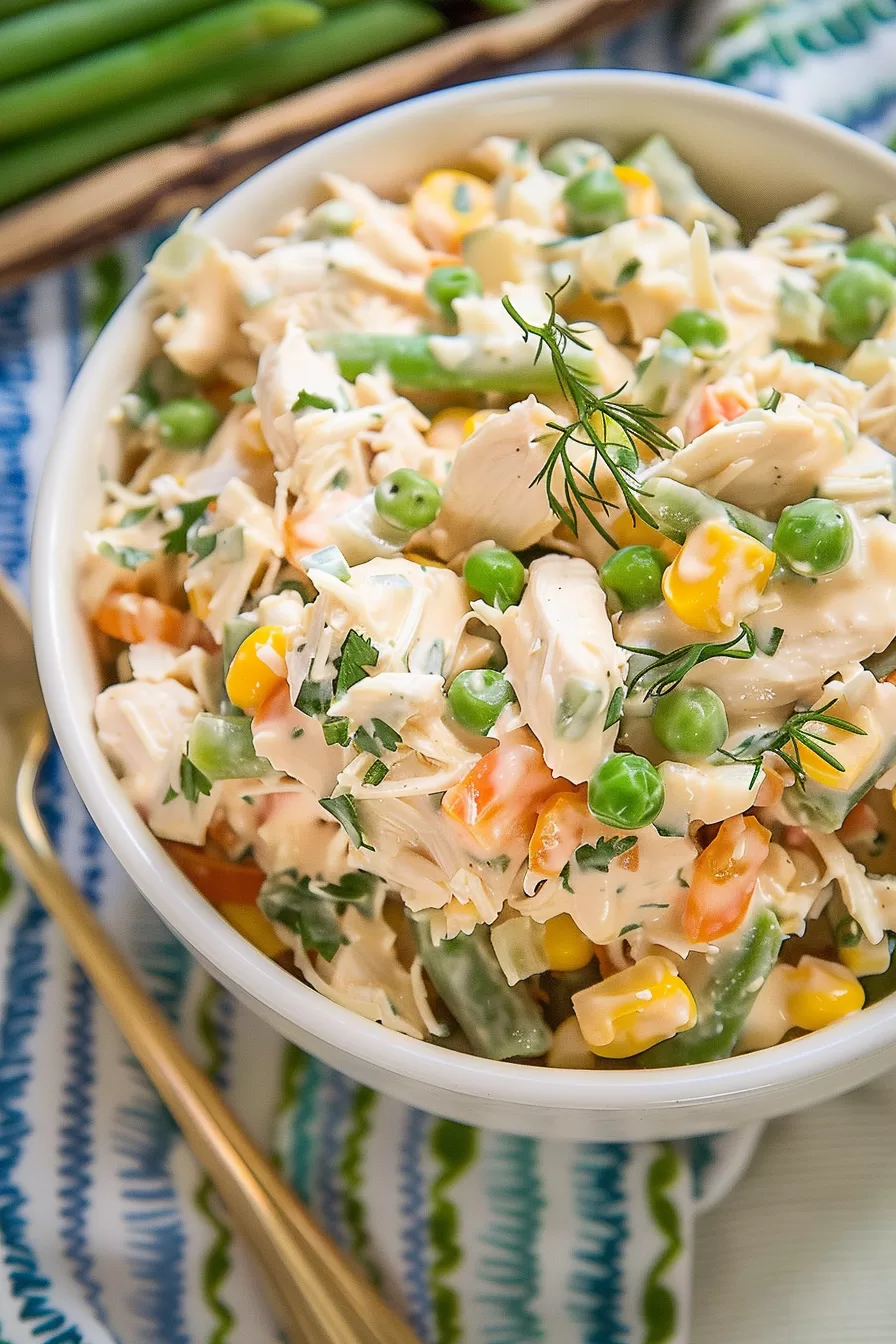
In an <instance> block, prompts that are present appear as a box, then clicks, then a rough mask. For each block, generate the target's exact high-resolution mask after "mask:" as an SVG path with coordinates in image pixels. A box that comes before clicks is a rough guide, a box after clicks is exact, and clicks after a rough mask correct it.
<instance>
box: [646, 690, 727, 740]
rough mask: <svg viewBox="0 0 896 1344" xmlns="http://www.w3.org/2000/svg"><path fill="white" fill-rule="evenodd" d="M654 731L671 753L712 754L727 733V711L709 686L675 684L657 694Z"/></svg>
mask: <svg viewBox="0 0 896 1344" xmlns="http://www.w3.org/2000/svg"><path fill="white" fill-rule="evenodd" d="M653 731H654V733H655V734H656V737H657V740H658V741H659V742H660V743H661V744H662V746H664V747H665V748H666V750H667V751H670V752H671V753H672V754H673V756H711V755H712V753H713V752H714V751H718V749H719V747H720V746H721V745H722V743H723V742H724V741H725V738H726V737H727V736H728V715H727V714H726V713H725V706H724V704H723V703H722V701H721V700H720V699H719V697H718V696H717V695H716V693H715V691H711V690H710V689H709V687H708V686H678V687H676V689H675V690H674V691H670V692H669V693H668V695H662V696H660V698H659V700H658V702H657V706H656V709H655V710H654V712H653Z"/></svg>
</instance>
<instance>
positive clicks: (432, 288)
mask: <svg viewBox="0 0 896 1344" xmlns="http://www.w3.org/2000/svg"><path fill="white" fill-rule="evenodd" d="M423 292H424V294H425V295H426V297H427V298H428V299H429V301H430V303H431V304H432V306H433V307H434V308H437V309H438V311H439V312H440V313H441V315H442V317H444V319H445V321H446V322H452V323H453V322H454V321H455V316H454V308H453V307H452V304H453V303H454V300H455V299H465V298H467V297H468V295H470V294H473V295H475V296H477V297H480V298H481V297H482V281H481V280H480V279H479V276H478V275H477V274H476V272H475V271H474V270H473V268H472V266H436V267H435V269H434V270H432V271H430V273H429V275H428V276H427V279H426V284H425V285H424V286H423Z"/></svg>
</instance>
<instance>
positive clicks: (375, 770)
mask: <svg viewBox="0 0 896 1344" xmlns="http://www.w3.org/2000/svg"><path fill="white" fill-rule="evenodd" d="M388 773H389V767H388V765H387V764H386V762H385V761H373V762H372V763H371V766H370V769H369V770H368V771H367V773H366V775H365V776H364V778H363V779H362V780H361V783H362V784H370V785H371V786H372V787H373V788H376V786H377V785H378V784H382V782H383V780H384V779H385V778H386V776H387V775H388Z"/></svg>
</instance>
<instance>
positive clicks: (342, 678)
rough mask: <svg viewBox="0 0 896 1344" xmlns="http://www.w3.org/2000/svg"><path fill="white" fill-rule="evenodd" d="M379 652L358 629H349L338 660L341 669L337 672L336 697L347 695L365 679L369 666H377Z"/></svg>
mask: <svg viewBox="0 0 896 1344" xmlns="http://www.w3.org/2000/svg"><path fill="white" fill-rule="evenodd" d="M379 656H380V655H379V653H378V652H377V650H376V649H375V648H374V646H373V645H372V644H371V642H370V640H369V639H366V638H365V637H364V635H359V634H358V632H357V630H349V632H348V634H347V635H346V637H345V643H344V644H343V645H342V652H341V653H340V655H339V657H338V659H337V660H336V662H337V666H338V668H339V671H338V672H337V674H336V699H337V700H338V699H339V698H340V697H341V696H343V695H345V693H346V691H348V690H350V689H351V688H352V686H354V685H355V684H356V683H357V682H359V681H363V680H364V678H365V677H366V676H369V673H368V672H367V668H368V667H376V665H377V662H378V661H379Z"/></svg>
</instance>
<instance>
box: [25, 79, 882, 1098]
mask: <svg viewBox="0 0 896 1344" xmlns="http://www.w3.org/2000/svg"><path fill="white" fill-rule="evenodd" d="M595 83H596V84H599V85H601V86H602V87H607V88H609V89H611V90H612V88H613V87H614V86H617V87H641V88H642V89H643V91H644V93H645V94H649V93H650V92H651V91H658V92H662V93H665V92H667V91H672V93H673V96H674V94H675V91H676V90H680V92H681V94H682V96H683V97H684V98H686V99H690V100H693V101H694V102H695V103H696V104H697V105H698V106H699V105H700V104H704V105H706V106H711V105H717V106H718V105H719V104H727V105H728V106H729V107H732V108H734V109H742V110H743V111H744V112H745V113H746V114H748V115H749V116H750V118H751V119H752V120H753V121H754V122H755V121H756V120H757V119H758V120H759V121H760V122H766V123H767V124H768V128H771V127H772V126H775V127H776V128H777V130H778V131H779V132H780V131H781V129H782V128H783V129H785V130H786V128H787V127H788V126H789V127H792V128H793V129H794V130H795V131H798V130H811V131H812V132H813V133H814V134H815V135H816V136H817V135H818V133H819V130H821V131H822V132H823V134H824V135H825V136H826V137H827V138H828V139H829V140H830V141H832V142H833V143H835V144H837V145H838V146H839V147H840V148H841V149H842V150H848V151H849V152H851V153H853V154H858V155H859V156H860V157H863V158H865V159H866V160H867V161H868V162H869V163H870V164H874V165H876V166H879V167H884V166H886V168H887V169H888V171H889V172H890V173H891V174H892V173H893V171H894V158H893V155H892V154H891V153H890V152H889V151H888V150H887V149H885V148H884V147H883V146H882V145H878V144H875V143H874V142H873V141H871V140H868V139H866V138H865V137H863V136H860V135H858V134H857V133H855V132H853V131H850V130H848V129H847V128H845V127H842V126H839V125H836V124H834V123H827V122H825V121H824V120H823V119H822V118H820V117H816V116H813V115H810V114H808V113H805V112H801V111H799V110H797V109H794V108H789V107H786V106H784V105H782V104H780V103H778V102H776V101H774V100H773V99H770V98H767V97H765V96H763V95H759V94H755V93H751V92H748V91H745V90H741V89H734V88H730V87H728V86H725V85H719V84H713V83H711V82H709V81H705V80H698V79H693V78H688V77H685V76H678V75H669V74H664V73H655V72H642V71H615V70H549V71H543V72H536V73H525V74H518V75H508V76H503V77H501V78H498V79H491V80H482V81H477V82H474V83H470V84H464V85H460V86H457V87H454V88H449V89H445V90H438V91H436V92H433V93H428V94H424V95H421V96H419V97H416V98H413V99H409V100H406V101H404V102H401V103H398V104H395V105H394V106H392V107H389V108H384V109H381V110H379V111H376V112H372V113H369V114H367V115H366V116H363V117H360V118H357V119H356V120H354V121H352V122H349V123H347V124H346V125H344V126H341V127H338V128H336V129H334V130H331V131H329V132H327V133H326V134H324V135H322V136H318V137H315V138H314V139H313V140H311V141H309V142H308V143H307V144H306V145H302V146H299V147H298V148H297V149H294V150H291V151H290V152H289V153H288V154H285V155H283V156H282V157H281V158H279V159H277V160H275V162H274V163H272V164H270V165H268V166H267V167H265V168H263V169H261V170H260V171H259V172H258V173H256V174H254V175H253V176H252V177H250V178H248V179H247V180H246V181H245V182H243V183H241V184H240V185H239V186H237V187H235V188H234V189H233V190H232V191H231V192H229V193H227V195H226V196H224V197H222V198H221V200H220V201H218V202H216V204H215V205H213V206H212V207H210V208H209V210H208V211H206V212H205V213H204V215H203V219H204V220H205V221H207V222H208V224H209V225H210V226H211V231H213V230H214V224H215V220H216V217H217V216H218V215H219V214H221V213H227V212H228V211H229V210H230V209H231V208H232V206H233V205H234V204H235V203H236V202H238V201H241V200H243V199H245V198H247V197H254V196H257V195H258V196H263V195H264V192H265V187H266V184H267V182H268V179H269V177H270V176H271V175H272V174H275V173H277V174H279V173H280V172H282V171H283V165H284V163H292V162H296V163H297V164H298V163H300V162H301V156H302V155H303V153H304V152H305V151H306V149H307V148H308V147H309V146H310V145H314V146H320V145H321V144H326V145H332V146H333V147H334V148H338V147H339V145H340V142H341V141H343V140H345V141H350V140H351V138H352V136H353V135H354V134H355V132H356V131H357V129H358V128H359V127H360V126H362V125H363V126H365V127H368V126H370V125H371V124H375V125H380V126H382V127H383V128H384V129H388V128H389V127H390V126H391V125H393V124H395V123H397V122H399V121H405V120H406V119H408V118H411V119H413V117H414V115H415V113H416V112H417V110H418V109H419V108H421V107H423V106H426V107H430V106H432V105H433V104H437V105H440V106H442V107H443V108H444V110H445V113H446V114H449V113H450V109H451V107H452V105H453V104H464V103H468V102H470V101H474V100H476V99H477V98H481V99H483V100H484V101H486V102H488V101H491V100H492V99H500V98H501V97H502V96H504V95H515V94H526V95H530V94H532V95H537V94H540V93H545V92H550V93H552V94H557V92H558V84H559V85H560V86H561V92H562V87H563V86H566V87H570V86H576V85H584V86H587V85H589V84H595ZM146 291H147V281H146V280H145V279H143V280H141V281H140V282H139V283H138V284H137V286H135V288H134V289H132V290H131V292H130V293H129V294H128V296H127V297H126V299H125V300H124V302H123V303H122V305H121V307H120V308H119V309H118V311H117V313H116V314H115V316H114V317H113V318H112V320H111V321H110V322H109V324H108V325H107V327H106V329H105V330H104V332H102V333H101V335H100V337H99V339H98V340H97V342H96V343H95V345H94V347H93V349H92V350H91V352H90V353H89V355H88V357H87V359H86V360H85V362H84V364H83V366H82V368H81V369H80V371H79V373H78V375H77V378H76V379H75V382H74V383H73V385H72V387H71V389H70V391H69V394H68V397H67V399H66V402H65V406H64V408H63V412H62V415H61V418H60V421H59V424H58V426H57V429H56V433H55V436H54V441H53V445H52V447H51V449H50V452H49V454H48V457H47V461H46V463H45V467H44V471H43V476H42V480H41V485H40V490H39V493H38V500H37V507H36V512H35V521H34V529H33V539H32V582H31V591H32V607H33V613H34V626H35V645H36V651H37V659H38V666H39V669H40V672H41V680H42V683H43V687H44V693H45V696H46V701H47V707H48V710H49V713H50V719H51V722H52V725H53V729H54V732H55V734H56V738H57V741H58V743H59V746H60V749H61V751H62V755H63V758H64V760H65V762H66V765H67V767H68V769H69V772H70V774H71V776H72V779H73V781H74V783H75V785H76V787H77V789H78V792H79V793H80V795H81V797H82V798H83V800H84V802H85V803H86V805H87V807H88V810H89V811H90V813H91V815H92V817H93V818H94V820H95V822H96V824H97V825H98V827H99V829H100V831H101V833H102V835H103V837H104V838H105V840H106V842H107V843H108V844H109V846H110V848H111V850H112V851H113V853H114V854H115V856H116V857H117V858H118V860H119V862H120V863H121V864H122V866H123V867H124V868H125V869H126V871H127V872H128V873H129V875H130V876H131V878H132V880H133V881H134V882H135V884H136V885H137V887H138V888H139V889H140V891H141V893H142V894H143V895H144V896H145V898H146V899H147V900H148V901H149V903H150V905H151V906H152V907H153V908H154V909H155V911H156V913H157V914H158V915H159V916H160V917H161V918H162V919H163V920H164V922H165V923H166V924H167V925H168V926H169V927H170V928H171V929H172V930H173V931H174V932H175V933H176V934H177V936H178V937H180V938H181V940H182V941H184V942H186V944H187V945H188V947H190V949H191V950H192V951H193V952H194V953H196V954H197V955H199V956H200V957H201V959H202V960H203V961H204V962H205V964H206V965H208V966H210V967H214V969H215V970H216V971H217V972H218V973H219V974H220V975H221V976H222V977H223V978H224V979H225V980H227V981H228V983H230V984H231V985H232V986H234V987H235V988H236V989H237V991H238V992H240V993H241V994H242V995H243V996H244V998H246V999H247V1000H250V1001H254V1002H255V1004H257V1005H258V1006H259V1007H260V1008H262V1009H263V1010H265V1012H266V1014H267V1015H268V1017H269V1020H270V1018H271V1017H273V1018H276V1019H280V1020H281V1021H287V1022H291V1023H294V1024H295V1025H296V1027H297V1028H298V1029H299V1030H300V1031H301V1032H303V1033H304V1034H305V1035H307V1036H309V1037H311V1038H314V1039H316V1040H319V1041H320V1042H321V1043H322V1044H325V1045H327V1046H329V1047H331V1048H332V1049H333V1050H334V1051H336V1052H339V1053H341V1054H343V1055H346V1056H354V1057H356V1058H358V1059H360V1060H363V1061H364V1062H365V1064H366V1065H368V1066H369V1067H371V1068H373V1069H375V1070H376V1071H377V1072H378V1073H384V1074H389V1075H393V1076H397V1077H399V1078H402V1079H405V1080H408V1081H412V1082H416V1083H419V1084H422V1085H424V1086H427V1087H432V1088H435V1089H438V1090H441V1091H445V1090H447V1091H450V1092H453V1093H457V1094H465V1095H467V1096H469V1097H470V1098H473V1099H476V1100H480V1101H491V1102H495V1103H498V1104H504V1105H507V1104H510V1105H513V1106H520V1107H524V1108H535V1109H544V1108H547V1109H553V1110H557V1109H561V1110H570V1111H580V1110H588V1111H593V1112H596V1113H600V1112H620V1111H635V1110H637V1111H638V1112H640V1113H644V1112H651V1113H656V1112H657V1111H662V1110H665V1109H668V1108H678V1107H681V1106H693V1105H698V1106H699V1105H704V1106H706V1105H710V1104H711V1103H713V1102H716V1101H718V1102H721V1101H725V1102H730V1101H732V1100H735V1099H736V1098H737V1097H739V1096H740V1097H743V1096H746V1095H749V1096H753V1097H755V1096H757V1095H759V1094H763V1093H767V1092H770V1091H775V1090H777V1089H779V1088H780V1087H781V1086H782V1085H791V1084H794V1083H801V1082H802V1083H806V1082H808V1081H810V1080H812V1079H815V1078H818V1077H820V1076H822V1075H825V1074H828V1073H830V1072H833V1071H836V1070H838V1069H839V1068H841V1067H843V1066H846V1065H848V1064H850V1063H853V1062H854V1061H855V1060H856V1059H857V1058H869V1057H872V1056H874V1055H878V1054H880V1055H882V1054H883V1053H884V1052H886V1051H887V1050H888V1049H890V1048H891V1047H892V1045H893V1043H894V1042H896V1003H894V1004H893V1005H888V1004H887V1002H886V1001H883V1002H881V1003H879V1004H876V1005H873V1006H872V1007H870V1008H868V1009H865V1010H863V1011H862V1012H861V1013H858V1014H856V1015H855V1016H854V1017H852V1018H849V1019H846V1020H844V1021H842V1022H840V1023H837V1024H836V1025H834V1026H831V1027H828V1028H826V1029H825V1030H824V1031H823V1032H817V1033H813V1034H810V1035H807V1036H805V1037H802V1038H800V1039H798V1040H794V1041H789V1042H785V1043H783V1044H781V1045H777V1046H774V1047H771V1048H769V1049H765V1050H760V1051H756V1052H755V1053H753V1054H749V1055H743V1056H736V1057H734V1058H732V1059H726V1060H717V1061H712V1062H710V1063H705V1064H692V1065H688V1066H686V1067H678V1068H664V1069H657V1070H640V1069H630V1070H620V1071H603V1070H598V1071H591V1070H574V1069H543V1068H533V1067H532V1066H531V1065H520V1064H516V1063H510V1062H506V1061H494V1060H488V1059H482V1058H479V1057H478V1056H475V1055H464V1054H460V1053H458V1052H455V1051H450V1050H446V1049H445V1048H444V1047H442V1046H439V1045H437V1044H432V1043H430V1042H427V1041H416V1040H413V1039H411V1038H410V1037H407V1036H404V1035H401V1034H399V1033H397V1032H393V1031H391V1030H389V1029H388V1028H386V1027H383V1026H381V1025H380V1024H379V1023H375V1022H371V1021H369V1020H367V1019H366V1018H363V1017H360V1016H359V1015H357V1014H356V1013H354V1012H352V1011H350V1010H349V1009H346V1008H343V1007H342V1006H340V1005H339V1004H336V1003H333V1002H331V1001H330V1000H328V999H326V998H324V996H323V995H321V994H319V993H318V992H317V991H315V990H313V989H311V988H310V987H308V986H306V985H304V984H303V983H302V982H300V981H299V980H297V979H296V978H295V977H294V976H292V975H290V974H289V972H287V971H286V970H285V969H283V968H282V967H280V966H278V965H277V964H276V963H275V962H273V961H271V960H270V959H269V958H267V957H265V956H264V955H263V954H262V953H261V952H259V951H257V949H255V948H254V947H253V946H252V945H251V944H250V943H249V942H248V941H247V940H246V939H245V938H243V937H242V935H241V934H239V933H237V932H236V930H235V929H233V928H232V927H231V926H230V925H229V924H227V922H226V921H225V920H224V919H222V918H221V917H220V916H219V915H218V914H217V912H216V911H215V910H214V908H213V907H212V906H211V905H210V904H209V903H208V902H207V901H206V900H205V899H204V898H203V897H202V896H201V895H200V894H199V893H198V892H197V891H196V889H195V888H194V887H193V885H192V883H190V882H189V881H188V880H187V878H186V877H184V875H183V874H182V873H181V872H180V870H179V869H178V868H177V867H176V865H175V864H174V863H173V862H172V860H171V859H170V858H169V857H168V855H167V854H166V853H165V851H164V849H163V848H162V846H161V843H160V842H159V841H158V840H157V839H156V838H155V836H154V835H153V834H152V832H151V831H150V830H149V827H148V826H147V825H146V823H145V822H144V821H143V820H142V819H141V818H140V816H139V815H138V814H137V812H136V811H135V810H134V809H133V807H132V806H131V804H130V803H129V802H128V801H127V799H126V798H125V795H124V793H123V791H122V790H121V788H120V786H119V784H118V782H117V780H116V779H115V776H114V774H113V772H112V769H111V767H110V766H109V764H108V762H107V761H106V758H105V757H104V756H103V754H102V752H101V750H100V748H99V744H98V742H97V740H96V736H95V732H94V730H93V727H92V724H91V723H89V722H83V721H82V719H81V716H80V715H77V714H73V713H71V712H70V710H69V708H68V706H67V689H66V679H65V678H63V677H59V676H58V675H48V673H50V672H56V671H57V669H59V668H60V667H64V666H65V662H66V650H67V648H69V647H71V639H72V636H73V634H75V633H76V631H77V628H78V626H79V625H80V622H81V617H80V613H79V612H78V611H77V610H72V609H71V604H68V603H66V601H65V594H66V588H65V585H63V584H61V583H57V582H55V580H54V575H55V573H56V571H57V568H58V566H59V565H60V564H64V563H66V561H67V560H68V559H69V557H67V556H66V555H64V554H62V552H61V550H60V547H59V545H58V544H57V542H56V538H57V537H60V536H62V535H64V528H63V525H62V521H63V518H64V515H65V512H66V500H67V498H68V493H67V486H68V485H69V484H71V481H72V477H71V471H72V468H69V471H68V472H66V471H65V470H63V469H62V464H63V463H64V461H65V456H66V454H67V453H71V446H72V445H73V443H74V442H75V441H76V440H77V437H78V436H77V432H76V431H77V428H78V424H79V422H80V420H81V419H82V417H83V416H84V415H85V414H88V413H89V405H90V402H91V386H92V383H93V379H94V371H95V370H96V369H98V367H99V365H100V361H101V360H102V354H103V351H104V349H105V348H107V346H108V347H111V345H112V342H114V341H115V340H116V337H117V336H118V334H119V332H124V331H126V330H127V329H128V328H129V325H130V324H133V323H134V322H136V321H138V320H140V321H142V320H143V319H142V317H141V316H140V303H141V299H142V297H143V296H144V294H145V293H146ZM80 453H81V456H82V457H83V453H84V449H83V448H82V449H81V450H80Z"/></svg>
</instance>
